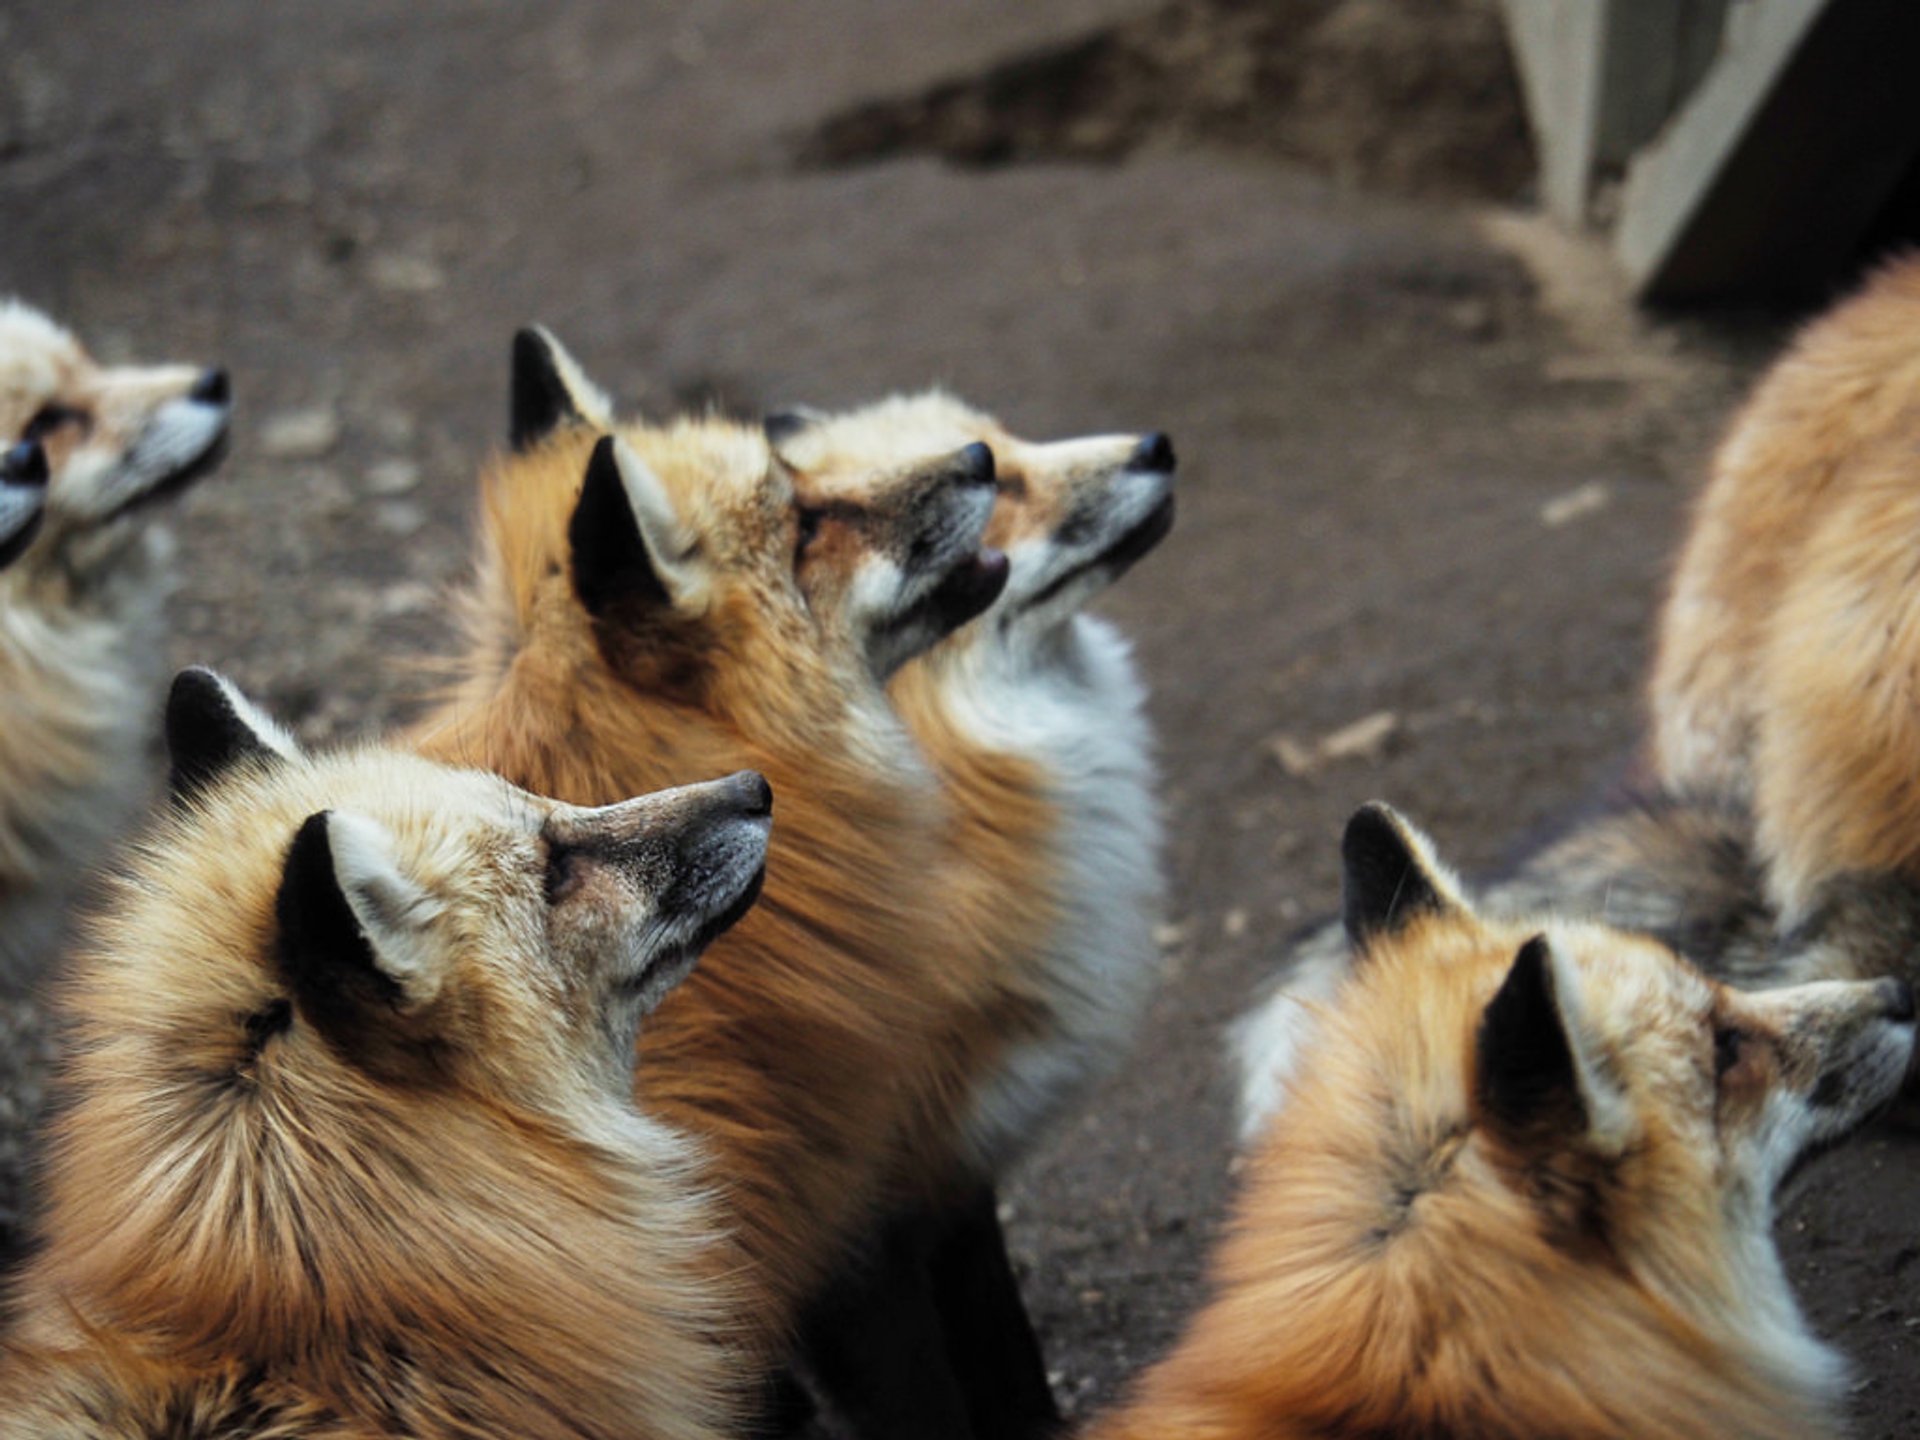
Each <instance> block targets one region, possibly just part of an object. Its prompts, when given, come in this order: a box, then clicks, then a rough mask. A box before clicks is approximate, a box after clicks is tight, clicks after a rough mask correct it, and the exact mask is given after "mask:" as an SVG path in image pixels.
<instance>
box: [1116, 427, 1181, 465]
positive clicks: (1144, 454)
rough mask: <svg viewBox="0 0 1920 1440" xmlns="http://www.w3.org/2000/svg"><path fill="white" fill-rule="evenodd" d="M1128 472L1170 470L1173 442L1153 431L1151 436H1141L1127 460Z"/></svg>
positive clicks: (1162, 434)
mask: <svg viewBox="0 0 1920 1440" xmlns="http://www.w3.org/2000/svg"><path fill="white" fill-rule="evenodd" d="M1127 468H1128V469H1129V470H1171V469H1173V441H1171V440H1169V439H1168V438H1167V437H1166V435H1165V434H1164V433H1163V432H1161V431H1159V430H1155V431H1154V432H1153V433H1152V434H1151V435H1142V436H1141V437H1140V443H1139V444H1137V445H1135V446H1134V447H1133V454H1132V456H1131V457H1129V458H1128V460H1127Z"/></svg>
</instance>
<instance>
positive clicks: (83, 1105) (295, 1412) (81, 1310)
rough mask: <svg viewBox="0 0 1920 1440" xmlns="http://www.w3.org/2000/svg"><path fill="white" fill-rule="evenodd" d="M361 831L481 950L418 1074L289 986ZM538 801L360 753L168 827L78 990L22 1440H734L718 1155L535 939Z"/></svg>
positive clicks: (0, 1383)
mask: <svg viewBox="0 0 1920 1440" xmlns="http://www.w3.org/2000/svg"><path fill="white" fill-rule="evenodd" d="M335 807H344V808H347V809H350V810H354V811H357V812H359V813H362V814H365V815H368V816H373V817H378V818H379V820H380V821H381V822H382V823H384V824H386V825H387V826H388V827H390V829H391V830H392V833H393V834H394V835H395V836H396V837H397V840H396V845H397V847H398V849H399V851H400V852H401V853H403V854H404V855H405V856H406V857H407V862H408V864H409V867H410V870H411V871H412V873H413V875H414V877H415V879H416V880H417V881H418V883H419V884H420V885H421V886H422V887H423V888H424V891H425V893H426V894H427V895H429V896H430V897H431V899H432V903H433V904H434V905H435V906H437V907H440V908H439V910H438V911H437V913H438V914H439V915H440V916H441V918H440V919H438V920H436V921H435V923H436V924H439V925H443V926H444V928H445V931H446V932H447V933H448V934H450V935H452V936H454V937H456V938H455V940H454V941H453V942H452V945H453V949H452V954H453V957H454V958H453V961H452V966H453V969H452V973H450V974H448V975H447V976H446V978H445V979H444V980H441V981H440V988H439V990H438V991H437V992H436V998H434V999H433V1000H432V1001H431V1002H430V1005H429V1007H428V1009H427V1010H426V1013H425V1015H424V1016H423V1017H422V1018H420V1019H419V1020H418V1021H417V1022H416V1021H412V1020H410V1021H409V1023H413V1024H417V1025H418V1026H423V1027H424V1026H431V1027H433V1035H432V1037H431V1039H432V1044H431V1045H429V1044H427V1043H425V1042H423V1044H422V1047H421V1050H420V1051H417V1052H413V1053H414V1054H415V1056H416V1059H415V1060H414V1061H412V1062H409V1064H410V1068H409V1069H408V1070H407V1071H406V1074H405V1077H404V1078H402V1076H401V1075H400V1073H399V1072H398V1071H395V1072H393V1073H386V1072H381V1073H376V1072H375V1071H373V1070H371V1069H369V1068H367V1067H365V1066H362V1065H359V1064H356V1063H352V1062H351V1061H349V1060H348V1059H346V1058H345V1057H343V1056H342V1055H341V1054H340V1053H339V1052H338V1051H336V1050H335V1049H334V1047H333V1045H332V1044H331V1043H330V1042H329V1041H328V1040H327V1039H326V1038H324V1037H323V1036H322V1035H321V1034H320V1032H319V1030H318V1028H317V1026H315V1025H313V1024H310V1023H308V1019H307V1017H306V1016H305V1015H304V1014H302V1013H301V1011H300V1010H299V1008H298V1002H297V1001H295V1002H293V1003H292V1004H291V1006H290V1002H289V998H288V996H289V987H288V982H287V979H286V976H285V974H284V972H283V969H282V967H281V966H280V965H279V964H277V963H276V943H277V940H278V935H277V927H276V921H275V897H276V894H277V893H278V891H279V888H280V885H281V882H282V874H283V866H284V864H285V857H286V855H287V851H288V846H289V843H290V841H291V838H292V836H293V835H294V833H295V831H296V830H297V829H299V827H300V826H301V823H302V821H303V820H304V819H305V818H306V817H307V816H309V815H311V814H314V813H315V812H318V811H321V810H331V809H334V808H335ZM546 808H549V807H547V806H546V802H544V801H537V800H534V799H533V798H532V797H525V796H516V795H513V794H511V793H510V792H509V791H508V790H507V787H505V786H503V785H502V784H501V783H500V782H499V780H498V779H496V778H495V777H492V776H483V775H479V774H472V773H467V774H457V773H455V772H449V771H446V770H442V769H441V768H440V767H437V766H432V765H429V764H427V763H426V762H424V761H422V760H419V759H417V758H415V757H412V756H404V755H399V754H396V753H391V752H380V751H366V752H358V753H348V754H345V755H342V756H337V757H330V758H326V759H321V760H313V761H309V760H306V759H304V758H298V759H293V760H290V761H289V762H288V763H287V764H285V765H278V766H275V767H274V768H273V769H272V771H271V773H268V771H267V769H266V768H265V767H262V766H253V767H250V773H249V774H248V775H247V776H245V777H244V778H243V779H240V780H238V781H236V782H234V783H229V784H226V785H225V786H223V787H222V788H221V789H220V790H219V791H218V793H215V794H212V795H210V796H207V797H205V798H204V799H203V800H202V801H201V802H200V803H197V804H196V805H195V806H193V807H192V808H191V809H183V810H180V811H177V812H175V813H174V814H171V815H169V816H166V817H164V818H162V819H161V821H160V822H159V823H158V825H157V827H156V829H155V831H154V833H153V834H151V835H150V836H149V837H148V838H147V840H146V842H145V844H144V846H143V848H142V849H141V851H140V853H139V854H138V855H137V857H136V858H135V859H134V861H133V863H132V867H131V871H130V873H129V874H128V875H127V876H126V877H125V878H123V879H121V880H119V881H118V882H117V883H116V884H115V887H114V891H113V894H112V897H111V902H110V904H109V906H108V908H107V909H106V910H105V912H104V914H103V915H102V917H101V918H100V919H99V920H98V921H97V922H96V923H95V924H94V926H93V928H92V931H91V935H90V939H89V943H88V944H87V945H86V946H85V948H84V950H83V951H82V953H81V954H80V955H79V956H78V957H77V965H76V970H75V974H74V978H73V980H72V983H71V985H70V987H69V989H68V991H67V993H66V994H65V996H64V997H63V998H64V1010H65V1017H66V1020H67V1023H68V1026H69V1028H70V1049H69V1053H68V1056H67V1059H66V1062H65V1068H64V1074H63V1077H62V1083H63V1086H64V1088H65V1090H66V1092H67V1094H68V1096H69V1097H70V1101H71V1104H70V1106H69V1107H68V1108H66V1109H65V1110H64V1111H63V1112H62V1113H61V1116H60V1119H59V1121H58V1122H57V1125H56V1128H55V1134H54V1138H53V1148H52V1156H51V1162H50V1166H49V1170H48V1175H47V1185H46V1211H47V1217H48V1218H47V1222H46V1225H45V1245H44V1248H43V1249H42V1250H41V1251H40V1252H39V1253H38V1254H37V1255H36V1256H35V1257H34V1258H33V1259H32V1261H31V1262H30V1263H29V1265H28V1266H27V1268H26V1269H25V1271H24V1273H23V1274H22V1275H21V1276H19V1277H18V1278H17V1280H16V1282H15V1285H14V1287H13V1288H14V1293H13V1297H12V1306H11V1310H12V1326H11V1329H10V1332H9V1335H8V1338H7V1341H6V1343H5V1346H4V1350H3V1351H0V1436H7V1437H16V1436H17V1437H22V1440H26V1437H33V1440H47V1437H63V1440H83V1437H84V1440H150V1437H154V1436H160V1435H166V1436H169V1437H180V1440H188V1437H194V1440H198V1437H215V1436H220V1437H229V1436H230V1437H240V1436H246V1437H253V1440H276V1437H283V1440H294V1437H298V1440H375V1437H384V1436H393V1435H401V1434H404V1435H408V1436H414V1437H419V1440H479V1437H482V1436H495V1435H513V1436H524V1437H530V1440H531V1437H541V1436H551V1437H560V1436H567V1437H573V1440H584V1437H589V1436H592V1437H602V1440H616V1437H627V1440H640V1437H652V1440H711V1437H713V1436H716V1435H718V1434H720V1433H724V1431H725V1429H726V1428H727V1425H728V1423H729V1421H730V1413H729V1403H728V1397H729V1392H730V1388H731V1384H732V1383H734V1380H735V1378H736V1377H733V1376H729V1374H728V1373H727V1370H728V1366H729V1363H730V1357H729V1355H728V1353H727V1350H726V1349H725V1347H724V1345H723V1343H721V1336H722V1335H723V1334H724V1328H725V1327H726V1326H727V1325H728V1323H729V1316H730V1311H731V1308H732V1300H731V1297H730V1296H729V1295H728V1294H727V1293H726V1292H725V1290H724V1289H723V1288H721V1287H718V1286H716V1285H715V1284H714V1283H713V1281H712V1277H711V1274H710V1273H709V1269H710V1262H709V1257H708V1256H707V1254H706V1250H707V1248H708V1247H709V1246H710V1245H711V1240H710V1238H709V1237H710V1235H711V1233H712V1230H713V1227H714V1219H713V1216H712V1213H711V1211H710V1209H709V1207H708V1206H707V1205H706V1204H705V1203H704V1200H703V1199H702V1195H701V1188H702V1185H703V1181H702V1179H701V1176H700V1171H699V1166H698V1164H697V1157H696V1156H695V1154H694V1153H693V1149H692V1147H691V1146H690V1145H688V1144H687V1143H686V1142H685V1141H684V1140H682V1139H681V1138H680V1137H678V1136H676V1135H672V1134H670V1133H668V1132H667V1131H665V1130H664V1129H662V1128H660V1127H658V1126H656V1125H654V1124H652V1123H651V1122H649V1121H648V1120H646V1119H644V1118H643V1117H641V1116H637V1115H635V1114H634V1113H633V1110H632V1108H631V1106H630V1105H629V1104H628V1102H627V1096H626V1093H625V1072H624V1067H621V1068H620V1069H619V1070H618V1073H617V1074H616V1075H615V1076H614V1077H613V1078H612V1079H607V1078H606V1076H605V1071H604V1065H605V1063H606V1061H605V1060H603V1059H602V1057H601V1054H600V1052H601V1051H602V1050H603V1049H604V1048H605V1046H606V1044H607V1041H606V1038H605V1037H606V1032H605V1031H604V1030H603V1029H602V1028H601V1026H602V1024H603V1023H604V1016H603V1015H602V1014H601V1012H600V1011H599V1009H598V1007H597V1006H596V1005H595V1004H594V1003H593V997H592V996H591V995H590V994H589V993H588V987H587V986H586V985H585V984H583V983H579V981H578V979H577V977H574V976H572V975H569V976H568V977H567V979H566V980H563V981H561V982H560V983H556V977H555V975H554V974H553V973H552V971H551V970H550V969H548V968H546V967H547V965H548V963H549V961H550V957H548V956H546V955H543V954H539V953H535V947H534V946H532V945H531V944H530V943H529V942H528V941H527V939H526V938H525V937H527V936H528V935H530V934H531V935H543V934H550V933H551V932H549V931H546V930H543V929H542V927H541V926H540V925H539V924H538V923H537V921H536V922H535V923H533V924H531V925H529V924H528V920H527V917H528V914H529V913H531V912H536V911H543V910H547V904H548V903H550V902H546V903H543V901H542V898H541V889H540V868H539V865H538V864H537V863H536V862H537V847H536V844H535V840H534V837H533V835H532V834H531V833H530V828H529V827H533V828H537V827H538V824H539V816H540V815H541V814H544V813H545V810H546ZM582 903H587V904H595V903H598V902H594V901H588V902H582ZM548 913H553V912H551V911H548ZM574 913H577V910H576V912H574ZM503 917H505V918H503ZM568 981H571V982H572V983H568ZM429 1051H430V1052H431V1054H432V1056H433V1058H432V1060H431V1062H425V1061H420V1060H418V1058H417V1057H418V1055H420V1054H424V1053H428V1052H429ZM619 1058H620V1057H619V1056H618V1055H617V1054H615V1055H612V1056H609V1057H606V1059H607V1060H611V1061H612V1062H613V1063H614V1064H616V1065H617V1064H618V1060H619Z"/></svg>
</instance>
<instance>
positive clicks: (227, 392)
mask: <svg viewBox="0 0 1920 1440" xmlns="http://www.w3.org/2000/svg"><path fill="white" fill-rule="evenodd" d="M187 398H188V399H189V400H198V401H200V402H201V403H202V404H204V405H225V404H226V403H227V402H228V401H229V400H231V399H232V398H233V386H232V385H231V384H230V383H229V382H228V380H227V372H226V371H225V370H224V369H222V368H220V367H219V366H215V367H214V368H213V369H211V370H203V371H201V372H200V378H199V379H198V380H196V381H194V382H193V389H191V390H189V391H188V392H187Z"/></svg>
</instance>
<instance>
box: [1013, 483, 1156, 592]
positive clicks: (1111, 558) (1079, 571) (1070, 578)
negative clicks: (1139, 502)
mask: <svg viewBox="0 0 1920 1440" xmlns="http://www.w3.org/2000/svg"><path fill="white" fill-rule="evenodd" d="M1173 509H1174V506H1173V496H1172V495H1171V494H1169V495H1167V496H1166V497H1165V498H1164V499H1162V500H1161V501H1160V503H1159V504H1158V505H1156V506H1154V507H1153V509H1152V510H1150V511H1148V512H1147V515H1146V518H1145V519H1143V520H1141V521H1140V522H1139V523H1138V524H1137V525H1135V526H1134V527H1133V528H1132V529H1131V530H1128V531H1127V532H1126V533H1125V534H1123V535H1122V536H1121V537H1120V538H1119V539H1118V540H1116V541H1114V542H1113V544H1111V545H1109V546H1108V547H1107V548H1106V549H1105V550H1102V551H1101V552H1100V553H1099V554H1098V555H1095V556H1094V557H1093V558H1092V559H1090V560H1083V561H1081V562H1080V563H1079V564H1078V565H1076V566H1074V567H1073V568H1072V569H1071V570H1069V571H1067V572H1066V573H1065V574H1064V575H1058V576H1055V577H1054V579H1052V580H1051V581H1049V582H1048V583H1047V585H1046V588H1044V589H1043V590H1041V591H1040V592H1039V594H1037V595H1035V596H1034V597H1033V599H1031V600H1030V601H1028V602H1027V603H1028V604H1029V605H1044V604H1045V603H1046V602H1047V601H1049V600H1051V599H1052V598H1053V597H1054V596H1056V595H1058V594H1059V593H1060V592H1061V591H1062V590H1064V589H1066V588H1067V586H1069V585H1071V584H1073V582H1074V581H1076V580H1078V579H1080V578H1081V577H1082V576H1083V575H1089V574H1092V573H1093V572H1094V571H1096V570H1097V571H1102V572H1104V573H1105V574H1106V576H1107V579H1108V581H1109V583H1111V582H1112V581H1114V580H1118V579H1119V578H1120V577H1121V576H1122V575H1124V574H1126V573H1127V571H1128V570H1129V569H1131V568H1132V567H1133V565H1134V563H1135V562H1136V561H1138V560H1140V559H1141V558H1142V557H1144V556H1145V555H1146V554H1147V553H1148V552H1150V551H1151V550H1152V549H1153V547H1154V546H1156V545H1158V544H1159V543H1160V542H1161V541H1162V540H1164V539H1166V538H1167V535H1168V533H1169V532H1171V531H1172V529H1173Z"/></svg>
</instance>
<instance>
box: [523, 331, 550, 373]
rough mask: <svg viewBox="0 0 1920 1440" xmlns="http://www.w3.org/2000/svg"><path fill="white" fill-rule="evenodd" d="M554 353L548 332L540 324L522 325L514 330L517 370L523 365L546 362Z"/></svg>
mask: <svg viewBox="0 0 1920 1440" xmlns="http://www.w3.org/2000/svg"><path fill="white" fill-rule="evenodd" d="M552 353H553V351H552V349H551V348H550V347H549V346H548V344H547V336H546V332H545V331H543V330H542V329H541V328H540V327H539V326H537V325H522V326H521V327H520V328H519V329H518V330H516V331H514V332H513V364H514V368H515V369H516V370H517V369H519V368H520V367H521V366H523V365H529V364H534V365H537V364H541V363H544V362H545V361H546V360H547V358H548V357H549V356H550V355H552Z"/></svg>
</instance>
